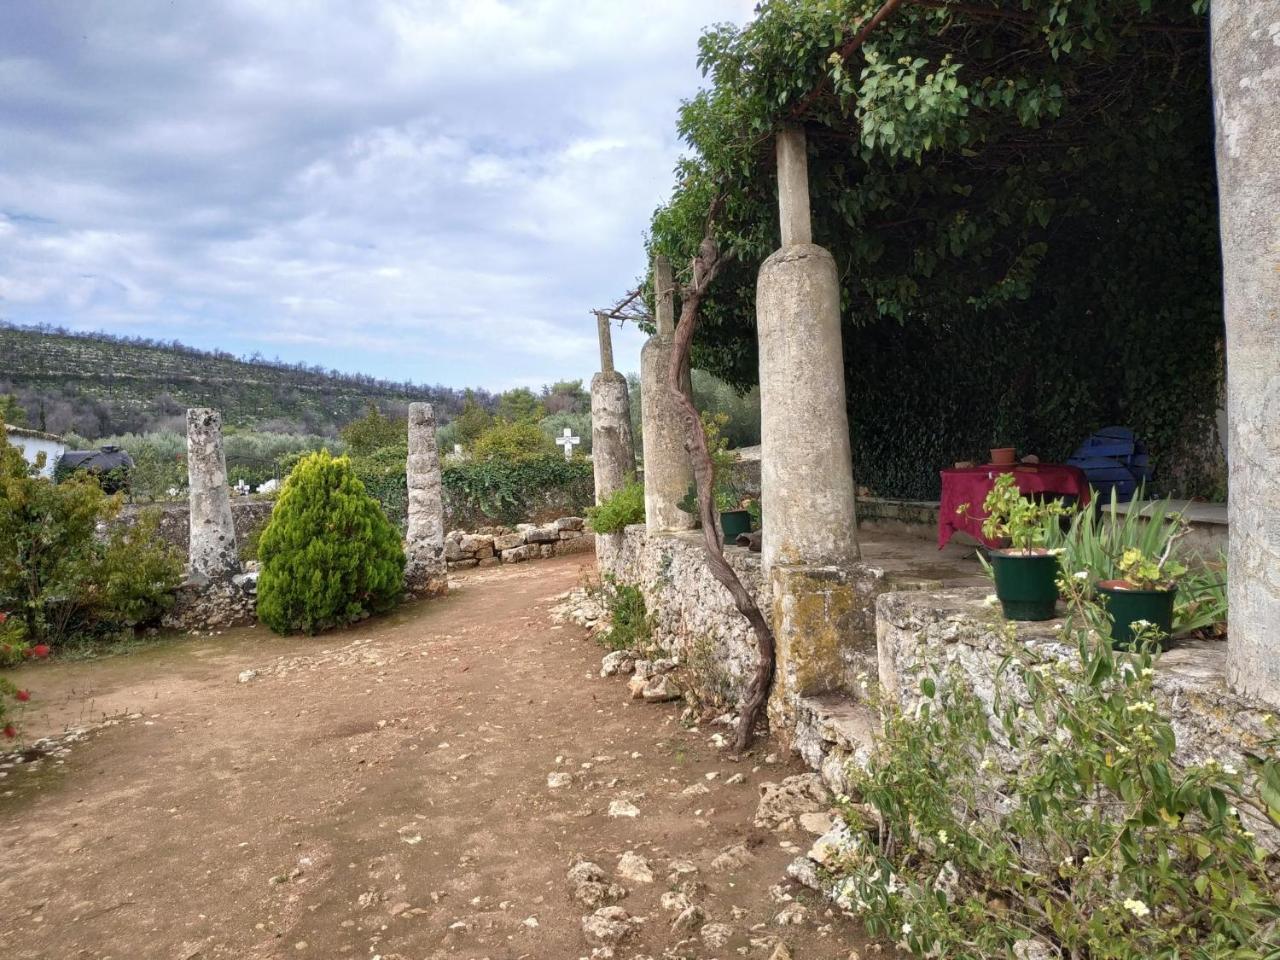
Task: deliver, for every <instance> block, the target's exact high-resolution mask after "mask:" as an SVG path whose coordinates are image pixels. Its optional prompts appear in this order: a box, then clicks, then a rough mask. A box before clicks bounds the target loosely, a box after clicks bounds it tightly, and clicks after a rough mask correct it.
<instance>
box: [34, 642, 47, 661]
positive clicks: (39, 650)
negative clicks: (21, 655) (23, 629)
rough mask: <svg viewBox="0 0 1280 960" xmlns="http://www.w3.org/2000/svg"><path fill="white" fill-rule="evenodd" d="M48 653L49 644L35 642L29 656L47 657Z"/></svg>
mask: <svg viewBox="0 0 1280 960" xmlns="http://www.w3.org/2000/svg"><path fill="white" fill-rule="evenodd" d="M48 655H49V645H48V644H47V643H37V644H36V645H35V646H34V647H32V648H31V656H33V657H39V658H43V657H47V656H48Z"/></svg>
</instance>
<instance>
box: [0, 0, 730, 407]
mask: <svg viewBox="0 0 1280 960" xmlns="http://www.w3.org/2000/svg"><path fill="white" fill-rule="evenodd" d="M750 8H751V3H750V2H749V0H706V2H703V3H699V4H688V3H684V2H680V0H654V2H650V3H646V4H614V3H609V2H604V0H599V2H582V0H578V2H572V0H530V2H520V3H516V2H507V3H504V2H499V0H440V2H428V0H417V2H414V0H379V2H376V3H375V2H369V3H362V4H354V5H353V4H349V3H347V2H345V0H329V2H324V0H315V2H311V3H306V4H264V3H260V2H258V0H237V2H232V0H223V2H222V3H213V4H207V5H204V6H202V7H198V8H192V7H189V6H185V5H180V4H179V5H170V6H166V7H157V6H156V5H154V4H149V3H143V2H115V3H112V4H85V5H69V6H60V7H57V8H56V10H55V8H54V7H51V6H47V5H43V4H9V5H4V6H2V7H0V85H2V86H3V87H4V88H5V90H6V97H5V98H4V99H3V100H0V138H3V142H5V144H6V149H5V153H6V156H5V162H4V165H3V168H0V240H2V241H3V243H2V245H0V298H2V299H0V315H2V316H4V318H5V319H9V320H13V321H17V322H37V321H48V322H55V323H64V324H66V325H69V326H74V327H79V328H89V329H92V328H106V329H120V328H122V327H123V328H127V329H129V331H130V332H139V333H149V334H151V335H154V336H159V337H173V336H179V337H182V338H183V339H187V340H189V341H194V342H197V343H198V345H202V346H218V347H221V348H224V349H230V350H233V351H244V352H251V351H253V350H259V349H260V350H262V351H263V352H264V353H270V352H272V351H273V350H277V349H278V350H279V351H280V352H281V353H282V354H284V355H286V356H287V357H288V358H289V359H305V360H307V361H310V362H319V363H322V364H325V365H333V366H340V367H344V368H350V369H362V370H364V371H366V372H370V373H374V374H381V375H386V376H392V377H412V378H414V379H419V380H427V381H443V382H447V383H452V384H458V385H461V384H467V383H475V384H485V385H490V386H501V385H504V384H509V383H517V382H538V383H540V382H543V381H547V380H552V379H557V378H561V377H565V376H575V377H576V376H588V375H589V374H590V373H591V371H592V370H593V369H594V367H595V334H594V323H593V321H592V319H591V317H590V315H589V313H588V311H589V310H590V308H592V307H597V306H601V305H604V304H607V303H608V302H610V301H611V300H612V299H613V298H615V297H616V296H618V295H619V294H621V293H622V292H624V291H625V290H626V289H627V287H628V286H629V285H630V284H631V283H632V282H633V280H634V279H635V277H636V276H637V275H639V274H640V273H641V272H642V271H643V269H644V263H643V247H642V238H643V231H644V229H645V227H646V225H647V223H648V217H649V214H650V213H651V212H652V209H653V207H654V206H655V205H656V204H657V203H659V202H660V201H661V200H662V199H663V198H664V197H665V196H666V194H667V193H668V192H669V189H670V180H671V168H672V165H673V163H674V160H675V157H676V156H677V154H678V151H679V144H678V143H677V142H676V140H675V114H676V110H677V107H678V103H679V100H680V98H681V97H685V96H688V95H690V94H692V93H693V91H694V90H695V89H696V86H697V83H698V81H699V78H698V75H697V72H696V69H695V66H694V56H695V51H696V41H697V36H698V33H699V31H700V29H701V28H702V26H703V25H704V24H706V23H710V22H713V21H715V20H723V19H733V20H738V21H741V20H744V19H745V18H746V17H747V16H749V14H750ZM10 91H12V92H13V95H9V92H10ZM638 347H639V337H638V335H637V334H635V333H634V332H631V333H627V334H625V335H623V336H622V337H621V338H620V339H619V343H618V353H619V359H620V362H621V363H622V364H623V365H624V366H632V367H634V366H635V365H636V362H637V357H638Z"/></svg>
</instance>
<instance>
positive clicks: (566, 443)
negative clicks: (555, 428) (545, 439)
mask: <svg viewBox="0 0 1280 960" xmlns="http://www.w3.org/2000/svg"><path fill="white" fill-rule="evenodd" d="M581 442H582V438H581V437H575V436H574V435H573V431H572V430H570V429H569V428H568V427H565V428H564V433H562V434H561V435H560V436H558V437H556V443H558V444H560V446H562V447H564V458H565V459H566V460H572V459H573V448H574V447H576V446H577V445H578V444H580V443H581Z"/></svg>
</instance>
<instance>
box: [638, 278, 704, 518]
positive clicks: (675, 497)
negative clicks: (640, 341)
mask: <svg viewBox="0 0 1280 960" xmlns="http://www.w3.org/2000/svg"><path fill="white" fill-rule="evenodd" d="M653 288H654V300H655V301H656V304H657V322H658V332H657V333H655V334H654V335H653V336H652V337H650V338H649V339H648V341H647V342H646V343H645V345H644V347H643V349H641V351H640V423H641V436H640V442H641V446H642V452H643V454H644V522H645V528H646V529H647V530H648V531H649V532H650V533H656V532H658V531H660V530H690V529H692V528H693V526H694V523H695V519H694V517H693V516H692V515H691V514H688V513H685V512H684V511H683V510H681V509H680V508H679V507H678V506H676V504H678V503H679V502H680V501H681V500H682V499H683V498H684V495H685V494H686V493H688V492H689V485H690V484H692V483H693V466H692V464H690V462H689V452H688V450H686V449H685V445H684V441H685V430H684V420H683V417H684V414H683V412H682V411H681V409H680V406H679V404H677V403H676V400H675V398H674V397H673V396H671V392H670V390H669V389H668V387H667V376H668V373H667V371H669V370H670V369H671V360H672V353H673V352H674V350H675V332H676V319H675V279H674V277H673V276H672V273H671V262H670V261H669V260H667V258H666V257H662V256H659V257H655V258H654V261H653ZM683 375H684V377H685V380H686V382H687V380H688V377H689V371H688V370H685V371H684V374H683Z"/></svg>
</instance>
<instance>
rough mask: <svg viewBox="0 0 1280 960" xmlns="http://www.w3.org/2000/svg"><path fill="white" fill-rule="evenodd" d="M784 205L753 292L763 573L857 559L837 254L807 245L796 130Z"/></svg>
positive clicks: (800, 135)
mask: <svg viewBox="0 0 1280 960" xmlns="http://www.w3.org/2000/svg"><path fill="white" fill-rule="evenodd" d="M778 205H779V211H780V214H781V220H782V248H781V249H780V250H778V251H777V252H776V253H774V254H773V255H772V256H770V257H769V259H768V260H766V261H765V262H764V265H763V266H762V267H761V268H760V275H759V279H758V281H757V284H756V325H757V330H758V336H759V338H760V417H761V424H760V440H761V463H760V489H761V507H762V510H763V514H764V519H765V533H764V545H763V550H762V552H763V561H764V565H765V569H766V570H768V569H770V568H772V567H773V566H774V564H777V563H807V564H842V563H849V562H852V561H854V560H855V559H857V529H856V527H855V525H854V502H853V459H852V456H851V454H850V449H849V419H848V414H847V413H846V411H845V401H844V353H843V350H842V346H841V335H840V284H839V281H838V279H837V276H836V264H835V260H834V259H833V258H832V256H831V254H830V253H828V252H827V251H826V250H824V249H823V248H822V247H819V246H815V245H814V244H813V243H812V242H811V234H810V227H809V183H808V171H807V162H806V157H805V145H804V132H803V131H801V130H799V129H798V128H791V129H788V130H785V131H783V132H782V133H781V134H779V135H778Z"/></svg>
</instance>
